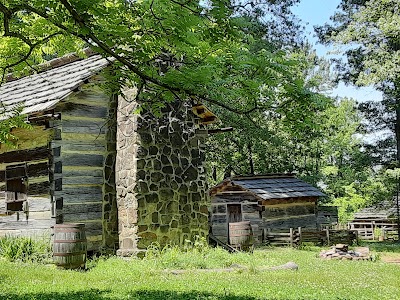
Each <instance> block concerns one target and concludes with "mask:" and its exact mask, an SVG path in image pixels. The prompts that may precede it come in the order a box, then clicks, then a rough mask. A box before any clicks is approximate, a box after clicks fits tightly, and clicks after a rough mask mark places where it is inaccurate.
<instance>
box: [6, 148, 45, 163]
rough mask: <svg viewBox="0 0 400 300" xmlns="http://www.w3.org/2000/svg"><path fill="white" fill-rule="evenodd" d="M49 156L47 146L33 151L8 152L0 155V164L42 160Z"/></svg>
mask: <svg viewBox="0 0 400 300" xmlns="http://www.w3.org/2000/svg"><path fill="white" fill-rule="evenodd" d="M49 156H50V150H49V148H48V147H47V146H45V147H38V148H35V149H27V150H17V151H10V152H5V153H2V154H0V163H5V164H9V163H17V162H29V161H34V160H42V159H45V158H48V157H49Z"/></svg>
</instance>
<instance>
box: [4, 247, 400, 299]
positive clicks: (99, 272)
mask: <svg viewBox="0 0 400 300" xmlns="http://www.w3.org/2000/svg"><path fill="white" fill-rule="evenodd" d="M320 250H321V249H319V248H316V249H308V251H305V250H295V249H289V248H281V249H279V248H276V249H274V248H271V249H263V250H256V251H254V253H253V254H251V253H238V254H229V253H227V252H226V251H224V250H222V249H211V248H207V247H206V248H204V249H202V248H201V247H194V248H191V249H187V250H181V249H179V248H176V247H170V248H166V249H153V251H152V252H149V253H150V254H148V256H147V257H146V258H144V259H131V260H123V259H121V258H117V257H110V258H98V259H96V260H94V261H92V262H90V263H89V264H88V266H90V268H89V270H88V271H66V270H60V269H57V268H56V267H54V266H52V265H42V264H33V263H22V262H17V263H16V262H14V263H12V262H8V261H5V260H3V261H0V299H16V300H21V299H23V300H25V299H44V300H47V299H57V300H58V299H62V300H63V299H69V300H75V299H177V300H182V299H237V300H239V299H240V300H252V299H357V300H359V299H380V300H384V299H388V300H389V299H390V300H393V299H400V296H399V295H400V266H398V265H394V264H387V263H384V262H382V261H377V262H372V261H333V260H322V259H320V258H318V257H317V256H318V253H319V251H320ZM288 261H293V262H295V263H296V264H298V265H299V270H298V271H291V270H283V271H257V268H258V267H261V266H276V265H280V264H284V263H287V262H288ZM232 264H238V265H241V266H245V267H247V268H248V269H247V270H240V271H235V272H229V273H227V272H198V271H196V269H198V268H203V269H204V268H225V267H229V266H230V265H232ZM172 269H187V270H188V271H187V273H184V274H180V275H173V274H171V272H169V271H170V270H172Z"/></svg>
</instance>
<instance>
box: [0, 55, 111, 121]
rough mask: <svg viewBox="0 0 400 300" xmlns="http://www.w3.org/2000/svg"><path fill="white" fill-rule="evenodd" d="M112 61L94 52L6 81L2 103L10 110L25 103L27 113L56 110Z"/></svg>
mask: <svg viewBox="0 0 400 300" xmlns="http://www.w3.org/2000/svg"><path fill="white" fill-rule="evenodd" d="M57 60H60V59H57ZM109 63H110V60H109V59H107V58H103V57H101V56H100V55H93V56H91V57H89V58H86V59H80V60H78V61H73V62H68V63H67V64H65V65H61V66H58V67H54V68H53V67H52V68H51V69H50V70H47V71H45V72H42V73H38V74H34V75H30V76H26V77H23V78H21V79H17V80H14V81H10V82H6V83H4V84H2V85H1V86H0V103H1V105H2V106H4V108H5V110H6V112H8V111H10V110H11V109H12V108H13V107H16V106H18V105H22V106H23V111H22V113H23V114H31V113H36V112H42V111H46V110H49V109H52V108H54V106H55V105H56V104H57V103H58V102H60V101H61V100H63V99H65V98H66V97H68V96H69V95H70V94H71V93H73V92H74V91H75V90H76V89H77V88H78V87H79V86H81V85H83V84H84V83H85V81H86V80H87V79H89V78H90V77H92V76H93V75H95V74H96V73H98V72H99V71H101V70H102V69H103V68H105V67H106V66H107V65H108V64H109Z"/></svg>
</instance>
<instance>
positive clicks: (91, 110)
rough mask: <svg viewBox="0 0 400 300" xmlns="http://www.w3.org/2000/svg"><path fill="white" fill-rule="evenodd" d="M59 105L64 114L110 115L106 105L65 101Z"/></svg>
mask: <svg viewBox="0 0 400 300" xmlns="http://www.w3.org/2000/svg"><path fill="white" fill-rule="evenodd" d="M63 104H64V105H62V106H59V108H60V111H61V112H62V116H64V115H65V116H76V117H89V116H90V117H93V118H104V119H106V118H107V116H108V109H107V107H105V106H94V105H86V104H81V103H73V102H70V101H68V102H65V103H63Z"/></svg>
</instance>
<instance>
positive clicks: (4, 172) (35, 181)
mask: <svg viewBox="0 0 400 300" xmlns="http://www.w3.org/2000/svg"><path fill="white" fill-rule="evenodd" d="M101 80H102V79H101V78H100V77H97V78H92V79H91V83H87V84H85V85H83V86H81V88H80V90H79V91H78V92H76V93H74V94H73V95H71V96H69V97H68V99H67V101H63V102H60V103H59V104H58V105H57V106H56V107H55V109H54V110H53V111H52V113H51V114H50V115H51V117H49V118H47V119H46V120H45V121H43V119H40V120H41V123H45V125H40V126H37V125H35V126H34V130H29V129H27V130H25V133H24V134H27V135H34V136H38V137H37V139H38V140H40V141H41V144H40V145H39V146H37V144H36V143H35V142H34V140H31V139H30V140H29V143H27V142H26V143H25V144H28V149H21V150H19V149H12V148H9V149H7V151H4V152H3V153H1V154H0V181H1V182H2V186H1V187H2V195H3V199H0V203H1V204H0V214H1V217H0V235H5V234H13V233H15V235H21V233H25V234H26V235H33V234H35V235H45V236H48V235H49V233H50V231H51V230H50V228H51V226H54V224H62V223H83V224H85V228H86V236H87V240H88V250H98V249H100V248H101V247H103V246H107V247H108V248H115V247H117V244H118V222H117V210H116V196H115V194H116V193H115V173H114V172H115V156H116V154H115V152H116V137H115V136H116V118H115V115H116V98H114V97H111V99H110V96H107V95H106V94H105V93H104V92H103V91H102V90H101V89H100V88H99V86H98V83H99V82H100V81H101ZM17 136H18V135H17ZM3 147H4V146H3ZM17 147H18V143H17ZM24 147H25V146H24ZM12 168H14V169H15V168H19V169H18V170H17V171H14V173H15V172H17V175H18V176H19V177H21V179H19V180H20V181H21V183H20V184H19V185H21V187H18V184H16V183H14V184H13V186H12V185H10V179H9V178H8V177H10V174H11V170H12ZM24 186H25V190H24V194H25V195H26V196H25V197H26V201H25V199H23V200H24V201H22V205H21V204H20V202H17V201H14V202H11V201H10V196H11V195H12V194H14V195H17V197H19V198H20V199H22V198H21V197H24V196H23V195H20V193H16V192H15V191H14V190H15V189H20V190H23V189H24ZM14 198H15V197H14ZM16 200H19V199H16Z"/></svg>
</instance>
